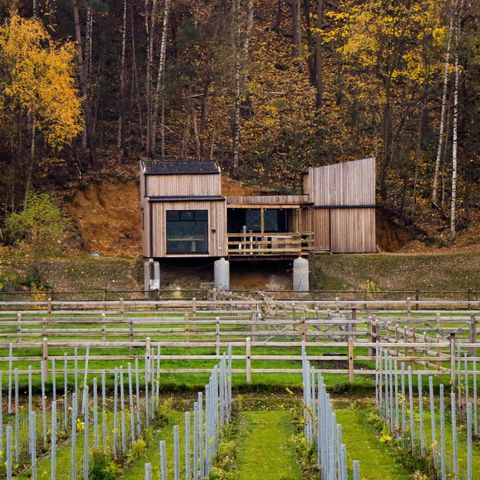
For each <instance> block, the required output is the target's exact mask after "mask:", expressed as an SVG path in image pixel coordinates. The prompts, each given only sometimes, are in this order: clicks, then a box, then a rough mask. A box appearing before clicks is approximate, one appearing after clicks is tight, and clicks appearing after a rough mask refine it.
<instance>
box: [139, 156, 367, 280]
mask: <svg viewBox="0 0 480 480" xmlns="http://www.w3.org/2000/svg"><path fill="white" fill-rule="evenodd" d="M140 192H141V216H142V252H143V256H144V257H145V259H146V260H147V262H146V264H145V279H146V280H145V283H146V285H147V284H148V285H149V286H150V287H152V286H153V288H159V285H160V278H159V277H160V273H159V272H160V266H159V262H160V261H161V259H168V258H173V259H175V258H183V259H185V258H204V257H205V258H211V259H212V260H216V262H215V272H217V266H218V265H220V266H219V267H218V268H219V269H220V270H222V269H223V270H225V268H227V269H228V261H229V260H237V261H245V260H293V259H296V260H295V261H296V262H297V264H298V265H300V264H302V265H303V263H302V262H301V261H300V260H302V261H303V262H306V261H307V260H306V258H307V257H308V255H309V254H310V253H311V252H331V253H369V252H375V250H376V242H375V160H374V159H373V158H368V159H364V160H358V161H353V162H345V163H339V164H334V165H328V166H322V167H313V168H309V169H308V172H305V175H304V179H303V185H302V191H301V193H300V194H297V195H249V196H225V195H223V194H222V183H221V171H220V168H219V166H218V165H217V164H216V162H215V161H213V160H166V161H146V162H141V164H140ZM219 262H220V263H219ZM307 264H308V262H307ZM228 275H229V273H228ZM294 276H295V262H294ZM225 285H227V284H225V283H224V284H223V286H224V287H225Z"/></svg>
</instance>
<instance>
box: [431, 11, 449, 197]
mask: <svg viewBox="0 0 480 480" xmlns="http://www.w3.org/2000/svg"><path fill="white" fill-rule="evenodd" d="M453 10H454V9H453V6H452V8H451V11H450V26H449V29H448V38H447V51H446V52H445V64H444V67H443V90H442V107H441V112H440V131H439V135H438V148H437V157H436V160H435V173H434V175H433V188H432V203H433V205H434V206H438V205H437V201H438V200H437V198H438V176H439V173H440V163H441V159H442V149H443V144H444V142H445V116H446V112H447V94H448V72H449V68H450V47H451V43H452V30H453Z"/></svg>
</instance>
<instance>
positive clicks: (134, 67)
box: [130, 4, 145, 147]
mask: <svg viewBox="0 0 480 480" xmlns="http://www.w3.org/2000/svg"><path fill="white" fill-rule="evenodd" d="M130 23H131V29H132V33H131V35H132V45H131V48H132V90H133V91H134V94H133V95H134V96H135V102H136V104H137V110H138V124H139V127H138V132H139V133H140V144H141V145H142V147H144V146H145V139H144V135H143V133H144V131H143V115H142V102H141V95H140V85H139V81H138V66H137V46H136V42H135V22H134V16H133V5H132V4H130ZM130 118H131V117H130Z"/></svg>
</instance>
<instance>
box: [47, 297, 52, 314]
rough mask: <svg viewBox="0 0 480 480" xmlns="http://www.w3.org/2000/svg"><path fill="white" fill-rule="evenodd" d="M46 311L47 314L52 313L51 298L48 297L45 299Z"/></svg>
mask: <svg viewBox="0 0 480 480" xmlns="http://www.w3.org/2000/svg"><path fill="white" fill-rule="evenodd" d="M47 313H48V315H51V313H52V298H51V297H48V299H47Z"/></svg>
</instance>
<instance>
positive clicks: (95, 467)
mask: <svg viewBox="0 0 480 480" xmlns="http://www.w3.org/2000/svg"><path fill="white" fill-rule="evenodd" d="M112 457H113V455H112V452H107V453H104V452H103V451H101V450H93V453H92V460H91V464H90V475H89V478H90V480H116V479H117V477H118V476H119V475H120V474H121V473H122V469H121V468H120V466H119V465H118V464H117V463H115V461H114V460H113V458H112Z"/></svg>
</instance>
